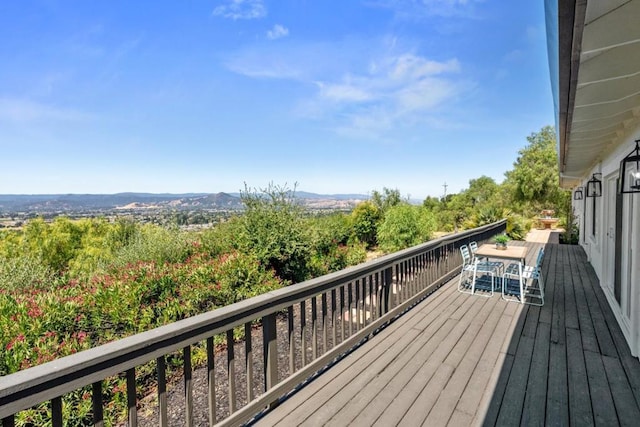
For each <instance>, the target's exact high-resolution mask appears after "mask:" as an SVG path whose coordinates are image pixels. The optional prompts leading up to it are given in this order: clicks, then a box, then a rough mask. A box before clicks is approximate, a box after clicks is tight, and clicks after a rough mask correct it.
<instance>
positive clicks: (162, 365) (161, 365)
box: [156, 356, 169, 427]
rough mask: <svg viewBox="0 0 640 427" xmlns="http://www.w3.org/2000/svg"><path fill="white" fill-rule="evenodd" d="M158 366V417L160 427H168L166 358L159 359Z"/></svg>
mask: <svg viewBox="0 0 640 427" xmlns="http://www.w3.org/2000/svg"><path fill="white" fill-rule="evenodd" d="M156 360H157V365H158V417H159V421H158V422H159V423H160V427H168V425H169V424H168V420H167V364H166V362H165V359H164V356H160V357H158V358H157V359H156Z"/></svg>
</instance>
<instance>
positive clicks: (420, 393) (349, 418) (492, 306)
mask: <svg viewBox="0 0 640 427" xmlns="http://www.w3.org/2000/svg"><path fill="white" fill-rule="evenodd" d="M551 241H553V240H551ZM524 244H526V245H527V246H529V247H530V249H529V251H528V260H527V261H528V263H533V261H534V258H535V256H536V254H537V249H538V248H539V247H540V246H541V245H545V259H544V263H543V273H544V276H545V278H546V280H545V283H546V301H545V305H544V306H543V307H534V306H522V305H520V304H518V303H514V302H506V301H503V300H502V299H501V298H500V295H499V294H496V295H494V296H493V297H492V298H481V297H478V296H472V295H467V294H461V293H459V292H457V290H456V285H457V278H456V279H454V280H452V281H451V282H449V283H448V284H446V285H445V286H443V287H442V288H441V289H439V290H438V291H436V292H435V293H434V294H432V295H431V296H430V297H428V298H427V299H425V300H424V301H422V302H421V303H419V304H418V305H416V306H415V307H414V308H413V309H411V310H410V311H408V312H407V313H406V314H405V315H403V316H401V317H400V318H398V319H397V320H396V321H395V322H393V323H391V324H390V325H388V326H387V327H386V328H385V329H383V330H382V331H380V332H379V333H378V334H376V335H375V336H373V337H371V338H370V339H369V340H368V341H367V342H366V343H365V344H364V345H362V346H361V347H359V348H358V349H356V350H355V351H354V352H352V353H351V354H349V355H348V356H347V357H345V358H344V359H342V360H341V361H339V362H338V363H337V364H335V365H334V366H332V367H331V368H330V369H328V370H327V371H326V372H324V373H323V374H322V375H319V376H318V377H317V378H315V379H314V380H313V381H311V382H309V383H308V384H306V385H305V386H304V387H302V388H301V389H300V390H299V391H297V392H296V393H294V394H293V395H291V396H290V397H289V398H288V399H287V400H285V401H284V402H282V403H281V404H280V405H279V406H278V407H277V408H275V409H274V410H272V411H271V412H269V413H268V414H266V415H265V416H264V417H262V418H261V419H259V420H257V421H256V425H259V426H269V425H279V426H292V425H309V426H314V425H336V426H343V425H366V426H369V425H379V426H391V425H410V426H415V425H428V426H445V425H450V426H463V425H487V426H491V425H501V426H502V425H518V424H522V425H569V424H571V425H580V426H583V425H608V426H612V425H638V420H640V409H639V406H640V363H639V361H638V359H636V358H634V357H632V356H631V354H630V351H629V348H628V346H627V344H626V341H625V339H624V337H623V334H622V332H621V330H620V328H619V326H618V324H617V323H616V320H615V318H614V315H613V313H612V311H611V310H610V308H609V306H608V304H607V301H606V297H605V295H604V294H603V292H602V290H601V289H600V286H599V283H598V279H597V277H596V275H595V273H594V271H593V269H592V268H591V266H590V265H589V264H588V263H587V260H586V256H585V253H584V251H583V250H582V248H580V247H579V246H566V245H558V244H555V243H546V244H544V243H541V242H539V241H538V242H535V241H534V242H527V243H524Z"/></svg>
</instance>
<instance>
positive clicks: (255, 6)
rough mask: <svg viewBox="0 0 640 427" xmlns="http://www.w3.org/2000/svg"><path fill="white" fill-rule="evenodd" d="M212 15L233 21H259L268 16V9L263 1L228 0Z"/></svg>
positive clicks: (214, 10)
mask: <svg viewBox="0 0 640 427" xmlns="http://www.w3.org/2000/svg"><path fill="white" fill-rule="evenodd" d="M212 14H213V15H214V16H222V17H224V18H229V19H233V20H236V19H258V18H264V17H265V16H266V15H267V8H266V6H265V5H264V3H263V1H262V0H228V1H227V2H226V3H225V4H222V5H220V6H217V7H216V8H215V9H213V12H212Z"/></svg>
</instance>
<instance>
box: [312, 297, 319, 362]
mask: <svg viewBox="0 0 640 427" xmlns="http://www.w3.org/2000/svg"><path fill="white" fill-rule="evenodd" d="M316 298H317V297H316V296H313V297H312V298H311V351H312V354H313V358H312V359H311V360H316V359H317V358H318V301H317V300H316Z"/></svg>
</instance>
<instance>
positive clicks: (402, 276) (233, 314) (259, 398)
mask: <svg viewBox="0 0 640 427" xmlns="http://www.w3.org/2000/svg"><path fill="white" fill-rule="evenodd" d="M505 224H506V223H505V221H499V222H497V223H494V224H491V225H487V226H483V227H480V228H476V229H473V230H468V231H465V232H462V233H457V234H453V235H449V236H445V237H442V238H439V239H436V240H432V241H430V242H427V243H424V244H421V245H418V246H415V247H412V248H409V249H405V250H403V251H400V252H397V253H394V254H390V255H387V256H384V257H381V258H378V259H376V260H373V261H370V262H367V263H364V264H361V265H358V266H355V267H351V268H347V269H345V270H342V271H339V272H336V273H332V274H328V275H325V276H322V277H319V278H316V279H312V280H308V281H306V282H303V283H299V284H296V285H292V286H289V287H287V288H284V289H280V290H277V291H273V292H269V293H266V294H263V295H260V296H257V297H254V298H251V299H248V300H245V301H242V302H239V303H236V304H232V305H229V306H226V307H223V308H220V309H217V310H214V311H211V312H208V313H204V314H201V315H198V316H194V317H191V318H188V319H184V320H181V321H178V322H175V323H172V324H169V325H166V326H163V327H159V328H156V329H153V330H150V331H148V332H144V333H141V334H137V335H134V336H131V337H128V338H123V339H121V340H118V341H115V342H112V343H109V344H106V345H103V346H100V347H96V348H93V349H90V350H86V351H83V352H80V353H77V354H74V355H71V356H67V357H63V358H61V359H58V360H56V361H53V362H49V363H45V364H43V365H40V366H36V367H33V368H30V369H26V370H24V371H20V372H17V373H15V374H11V375H7V376H5V377H2V378H0V419H2V427H9V426H14V424H15V415H16V414H17V413H18V412H20V411H23V410H25V409H28V408H31V407H33V406H34V405H39V404H41V403H43V402H48V401H49V402H51V424H52V425H53V426H54V427H58V426H62V425H63V424H64V420H63V412H62V409H63V408H62V396H63V395H65V394H67V393H71V392H73V391H75V390H78V389H79V388H81V387H85V386H91V387H92V391H93V393H92V401H93V423H94V425H96V426H102V425H103V424H104V422H103V408H104V406H103V405H104V404H105V402H103V401H102V388H103V380H105V379H106V378H109V377H111V376H114V375H119V374H124V375H126V383H127V403H128V425H129V426H137V424H138V411H137V406H138V404H139V402H137V401H136V368H138V367H140V366H141V365H144V364H146V363H148V362H151V361H154V360H155V361H156V372H157V394H158V396H157V404H158V406H157V412H158V420H157V422H155V421H154V424H158V425H160V426H166V425H168V416H167V413H168V411H167V409H168V403H167V402H168V400H167V376H166V356H167V355H170V354H172V353H174V352H176V351H178V352H180V351H181V352H182V360H183V367H182V368H183V375H182V381H183V389H184V391H183V393H182V395H181V396H180V404H181V405H184V408H183V409H184V411H183V412H184V418H185V422H186V425H187V426H192V425H193V424H194V403H193V401H194V399H193V388H194V381H193V369H192V363H191V356H192V346H194V345H202V344H203V343H206V344H204V345H205V346H206V354H207V365H206V367H203V368H202V369H203V370H206V371H204V372H205V374H206V381H204V384H205V385H204V386H203V387H204V388H206V395H207V396H208V399H207V406H208V407H207V408H206V412H208V421H209V424H210V425H214V424H216V423H219V424H220V425H238V424H241V423H243V422H246V421H248V420H250V419H252V418H253V417H254V416H255V415H256V414H258V413H259V412H260V411H262V410H264V408H267V407H269V406H274V405H275V404H277V401H278V400H279V399H280V398H281V397H282V396H284V395H285V394H286V393H288V392H290V391H291V390H293V389H294V388H295V387H297V386H298V385H300V384H301V383H302V382H304V381H305V380H307V379H308V378H310V377H311V376H312V375H313V374H314V373H316V372H318V371H319V370H320V369H322V368H324V367H326V366H327V365H329V364H330V363H331V362H332V361H334V360H335V359H336V358H337V357H339V356H340V355H343V354H345V353H347V352H348V351H350V350H351V349H353V348H354V346H356V345H358V343H360V342H361V341H363V340H364V339H366V338H367V337H369V336H370V335H371V334H373V333H374V332H375V331H376V330H377V329H379V328H380V327H382V326H384V325H385V324H387V323H389V322H390V321H391V320H392V319H393V318H394V317H397V316H398V315H400V314H401V313H402V312H403V311H405V310H407V309H408V308H410V307H411V306H413V305H415V304H416V303H417V302H419V301H420V300H421V299H423V298H425V297H426V296H427V295H428V294H429V293H431V292H433V291H434V290H435V289H437V288H438V287H439V286H441V285H442V284H444V283H446V282H447V281H448V280H450V279H451V278H452V277H453V276H455V275H456V274H457V273H458V270H459V268H460V266H461V264H462V260H461V257H460V251H459V250H458V248H459V247H460V246H461V245H463V244H467V243H468V242H470V241H473V240H475V241H477V242H478V243H481V242H483V241H486V240H487V239H489V238H490V237H492V236H494V235H496V234H498V233H500V232H503V231H504V230H505ZM256 325H258V326H256ZM234 328H241V329H242V328H244V332H245V338H244V339H243V340H242V342H241V343H238V342H235V341H234ZM278 332H280V333H278ZM218 335H222V336H224V337H225V338H226V345H223V346H220V345H218V346H216V345H215V343H214V337H215V336H218ZM260 335H261V337H260ZM256 344H258V345H256ZM236 353H238V354H240V355H241V358H242V359H243V360H241V361H238V360H236ZM221 361H222V362H221ZM236 362H239V363H236ZM219 363H224V364H226V369H224V370H221V369H220V367H218V369H216V365H217V364H219ZM216 372H218V375H216ZM220 372H224V375H219V373H220ZM221 390H222V392H221ZM201 412H205V409H204V408H201Z"/></svg>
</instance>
